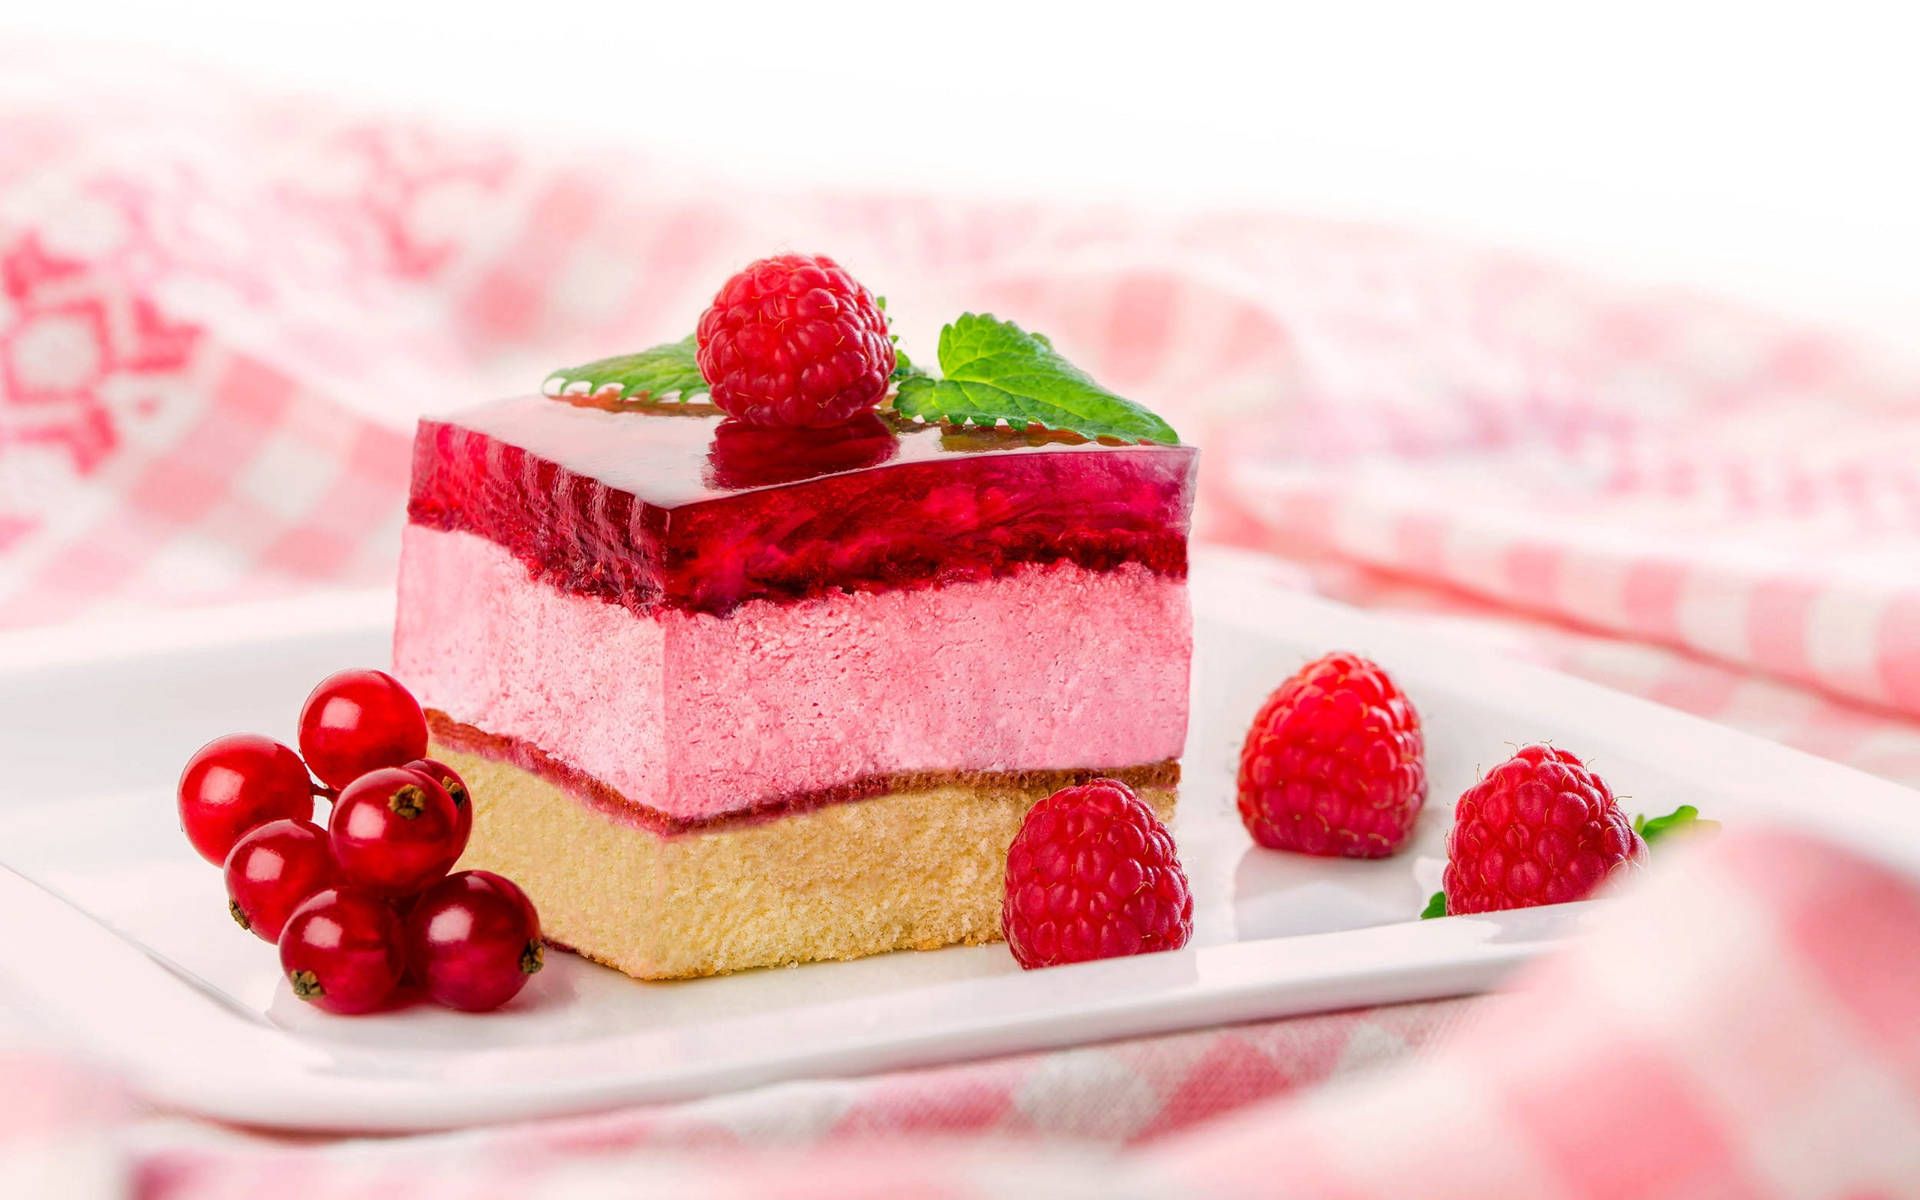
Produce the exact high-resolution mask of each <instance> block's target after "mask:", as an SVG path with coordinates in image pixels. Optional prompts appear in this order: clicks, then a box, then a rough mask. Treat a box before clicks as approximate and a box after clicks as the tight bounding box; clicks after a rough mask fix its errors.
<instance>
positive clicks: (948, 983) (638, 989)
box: [0, 551, 1920, 1131]
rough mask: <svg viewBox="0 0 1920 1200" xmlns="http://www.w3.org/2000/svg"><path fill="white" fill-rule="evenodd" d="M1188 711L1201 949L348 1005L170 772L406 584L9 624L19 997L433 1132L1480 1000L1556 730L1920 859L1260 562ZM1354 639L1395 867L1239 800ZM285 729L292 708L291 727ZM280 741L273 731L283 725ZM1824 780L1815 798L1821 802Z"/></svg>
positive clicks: (306, 1098)
mask: <svg viewBox="0 0 1920 1200" xmlns="http://www.w3.org/2000/svg"><path fill="white" fill-rule="evenodd" d="M1192 583H1193V600H1194V610H1195V617H1196V653H1195V670H1194V709H1193V724H1192V732H1191V735H1190V737H1189V740H1188V744H1187V754H1186V760H1185V761H1186V779H1185V782H1184V783H1183V785H1182V788H1181V800H1180V812H1179V816H1178V818H1177V820H1176V822H1175V835H1176V837H1177V839H1178V841H1179V844H1180V848H1181V854H1182V858H1183V859H1184V861H1185V863H1186V866H1187V870H1188V874H1189V875H1190V877H1191V878H1192V881H1193V885H1194V895H1195V937H1194V941H1193V944H1192V945H1191V946H1190V947H1189V948H1188V949H1186V950H1183V951H1180V952H1177V953H1170V954H1161V955H1153V956H1147V957H1140V958H1129V959H1120V960H1114V961H1109V962H1099V963H1088V964H1084V965H1080V966H1073V967H1062V968H1056V969H1053V970H1048V971H1038V972H1022V971H1020V970H1019V969H1017V968H1016V966H1015V965H1014V963H1013V961H1012V958H1011V957H1010V956H1009V955H1008V954H1007V952H1006V950H1005V948H1004V947H1001V946H981V947H961V948H954V949H949V950H941V951H936V952H932V953H912V952H906V953H898V954H890V955H884V956H881V957H877V958H870V959H864V960H861V961H858V962H851V963H830V964H818V965H813V966H806V967H798V968H791V969H786V970H769V971H754V972H748V973H745V974H741V975H734V976H728V977H724V978H718V979H704V980H691V981H684V982H676V983H638V982H635V981H633V980H630V979H628V978H626V977H625V976H623V975H620V974H617V973H615V972H612V971H609V970H606V969H604V968H601V967H598V966H594V965H593V964H590V963H587V962H585V961H583V960H581V959H578V958H575V957H573V956H572V955H568V954H560V953H556V954H553V955H552V956H550V958H549V960H548V961H549V964H550V966H549V968H548V969H547V970H546V971H544V972H542V973H541V974H540V975H538V976H536V977H535V979H534V980H533V981H532V984H531V985H530V986H529V987H528V988H527V990H526V991H525V992H524V993H522V995H521V996H520V997H519V998H518V999H516V1000H515V1001H514V1002H513V1003H512V1004H511V1005H509V1006H508V1007H507V1008H505V1009H503V1010H501V1011H500V1012H498V1013H495V1014H492V1015H489V1016H484V1017H474V1016H465V1015H461V1014H457V1013H451V1012H446V1011H441V1010H438V1009H434V1008H431V1007H428V1006H424V1005H420V1006H414V1007H410V1008H406V1009H403V1010H400V1011H397V1012H393V1013H387V1014H381V1015H377V1016H371V1017H360V1018H352V1019H344V1018H337V1017H330V1016H327V1015H326V1014H324V1013H321V1012H318V1011H316V1010H313V1009H311V1008H309V1007H308V1006H306V1005H304V1004H301V1003H300V1002H299V1001H297V1000H295V999H294V998H293V997H292V995H291V994H290V993H289V992H288V991H287V989H286V988H285V987H284V986H283V985H282V983H281V982H280V977H279V972H278V969H277V968H278V963H277V960H276V958H275V955H274V953H273V951H272V950H271V948H270V947H268V946H267V945H265V944H264V943H262V942H260V941H258V940H256V939H254V938H251V937H248V936H246V935H244V934H242V933H240V932H239V931H238V930H236V929H235V928H234V926H233V925H232V923H231V922H230V920H229V919H228V917H227V914H226V911H225V908H226V905H225V897H224V894H223V891H222V885H221V881H220V877H219V873H218V872H217V871H214V870H211V869H209V868H208V867H207V865H206V864H205V863H203V862H201V861H200V860H199V859H198V858H197V857H196V856H195V855H194V853H193V851H192V850H191V848H189V847H188V845H187V843H186V841H185V839H184V838H183V837H181V835H180V833H179V831H178V828H177V826H176V821H175V815H174V809H173V798H172V785H173V781H174V779H175V778H176V776H177V773H178V771H179V768H180V764H181V763H183V762H184V761H185V760H186V758H187V757H188V755H190V754H191V753H192V752H193V750H194V749H195V748H196V747H197V746H198V745H199V744H200V743H202V742H204V741H205V740H207V739H208V738H209V737H211V736H213V735H215V734H218V733H222V732H226V731H228V730H234V729H258V730H260V731H261V732H265V733H269V734H273V735H275V736H278V737H281V738H283V739H286V740H289V741H290V740H291V738H290V736H289V735H290V733H291V729H292V722H293V718H294V716H295V713H296V711H297V709H298V706H299V703H300V701H301V699H303V698H304V697H305V695H306V692H307V689H308V688H309V687H310V686H311V685H312V683H313V682H314V681H315V680H317V679H319V678H320V677H321V676H323V675H325V674H326V673H328V672H330V671H332V670H335V669H337V668H339V667H342V666H347V665H353V664H370V663H384V662H386V661H387V656H388V637H389V629H390V614H391V606H392V597H391V595H390V594H388V593H354V594H350V595H332V596H320V597H315V598H311V599H306V600H302V601H299V602H297V603H281V604H275V605H271V606H253V607H248V608H240V609H227V610H221V611H197V612H188V613H180V614H168V615H163V616H157V617H154V618H150V619H147V620H143V621H141V622H138V623H130V624H115V625H106V624H93V625H86V626H80V627H73V628H62V629H54V630H30V631H24V632H19V633H13V634H8V635H5V636H4V637H0V762H4V763H6V764H7V772H6V777H5V780H4V784H3V785H0V868H4V869H0V927H4V928H6V929H7V930H8V931H9V936H10V939H11V941H12V945H11V946H10V947H9V953H8V954H7V955H6V956H5V957H4V958H3V959H0V1002H4V1003H7V1004H9V1005H12V1006H17V1007H19V1008H20V1009H22V1011H24V1012H25V1013H26V1014H27V1015H28V1016H29V1017H30V1018H37V1019H39V1020H43V1021H44V1022H45V1023H46V1024H47V1025H48V1026H49V1028H50V1029H51V1030H53V1031H54V1032H57V1033H61V1034H65V1035H67V1036H70V1037H72V1038H73V1039H75V1040H76V1041H77V1042H79V1043H80V1044H82V1045H84V1046H86V1047H87V1048H88V1049H90V1050H91V1051H93V1052H94V1053H96V1054H97V1055H99V1056H101V1057H102V1058H104V1059H105V1060H106V1061H107V1062H108V1063H110V1064H111V1065H112V1066H114V1067H116V1068H117V1069H119V1070H121V1071H123V1072H124V1073H125V1074H126V1076H127V1078H128V1079H129V1080H130V1082H131V1083H132V1084H133V1086H134V1087H136V1088H137V1089H138V1090H140V1091H141V1092H143V1093H144V1094H146V1095H147V1096H148V1097H149V1098H151V1099H153V1100H154V1101H156V1102H159V1103H162V1104H167V1105H172V1106H177V1107H179V1108H183V1109H187V1110H190V1111H193V1112H196V1113H201V1114H204V1115H208V1116H212V1117H217V1118H221V1119H225V1120H230V1121H236V1122H241V1123H246V1124H252V1125H261V1126H274V1127H286V1128H303V1129H325V1130H394V1131H397V1130H409V1129H422V1128H436V1127H447V1126H454V1125H460V1124H465V1123H470V1122H478V1121H488V1120H504V1119H513V1118H525V1117H534V1116H541V1115H547V1114H554V1113H561V1112H577V1111H584V1110H590V1109H595V1108H604V1107H609V1106H613V1105H619V1104H628V1103H636V1102H644V1101H660V1100H671V1099H679V1098H686V1097H690V1096H696V1095H701V1094H705V1093H712V1092H717V1091H724V1090H727V1089H732V1088H739V1087H746V1086H752V1085H757V1084H764V1083H769V1082H774V1081H778V1080H782V1079H788V1078H794V1077H799V1076H806V1075H845V1074H856V1073H861V1072H868V1071H877V1070H888V1069H897V1068H904V1067H911V1066H919V1065H925V1064H930V1063H935V1062H941V1061H949V1060H953V1059H959V1058H968V1057H977V1056H983V1055H991V1054H1002V1053H1011V1052H1016V1051H1022V1050H1032V1049H1038V1048H1044V1047H1053V1046H1062V1045H1069V1044H1075V1043H1081V1042H1088V1041H1095V1040H1100V1039H1106V1038H1115V1037H1124V1036H1131V1035H1139V1034H1146V1033H1153V1032H1159V1031H1166V1030H1173V1029H1180V1028H1187V1027H1194V1026H1201V1025H1211V1024H1219V1023H1224V1022H1232V1021H1246V1020H1253V1019H1258V1018H1268V1017H1277V1016H1284V1015H1289V1014H1296V1013H1304V1012H1310V1011H1316V1010H1323V1009H1329V1008H1337V1007H1345V1006H1350V1005H1362V1004H1381V1003H1391V1002H1396V1001H1405V1000H1414V999H1422V998H1430V997H1438V996H1447V995H1457V994H1463V993H1469V992H1473V991H1477V990H1481V989H1484V988H1486V987H1488V986H1490V985H1492V984H1493V983H1495V982H1496V981H1497V980H1499V979H1500V978H1501V977H1502V976H1503V975H1504V974H1505V973H1507V972H1508V971H1510V970H1512V969H1513V968H1514V967H1515V966H1517V965H1519V964H1520V963H1522V962H1524V961H1526V960H1527V959H1528V958H1530V957H1532V956H1533V955H1535V954H1538V953H1539V952H1541V951H1542V950H1543V949H1545V948H1547V947H1549V946H1551V945H1552V944H1553V943H1554V942H1555V941H1556V940H1557V939H1559V938H1561V937H1563V936H1565V935H1567V934H1568V933H1569V932H1571V931H1573V930H1574V929H1576V928H1577V927H1578V926H1579V924H1580V923H1581V922H1582V921H1583V920H1584V919H1585V918H1586V917H1587V915H1588V914H1589V912H1590V910H1591V906H1590V905H1585V904H1574V905H1563V906H1558V907H1553V908H1540V909H1532V910H1528V911H1523V912H1516V913H1506V914H1499V915H1497V916H1489V917H1472V918H1464V917H1455V918H1450V919H1446V920H1439V921H1425V922H1422V921H1417V920H1414V919H1413V918H1414V916H1415V914H1417V913H1418V912H1419V911H1420V908H1421V906H1422V904H1423V902H1424V901H1425V899H1426V897H1427V895H1428V894H1429V893H1430V892H1431V891H1432V890H1433V889H1434V887H1435V886H1436V883H1437V879H1438V875H1439V866H1440V854H1441V853H1442V847H1443V843H1444V839H1445V834H1446V827H1447V822H1448V817H1449V815H1450V808H1451V804H1450V802H1451V800H1452V798H1453V797H1455V796H1457V795H1458V794H1459V793H1460V791H1461V790H1462V789H1464V788H1465V787H1466V786H1467V785H1468V784H1470V783H1471V782H1472V781H1473V779H1474V778H1475V777H1476V774H1477V771H1478V769H1479V767H1481V766H1483V765H1487V764H1489V763H1491V762H1493V761H1495V760H1497V759H1499V758H1500V757H1503V755H1504V754H1505V752H1506V748H1507V747H1508V746H1510V745H1512V744H1517V743H1521V742H1525V741H1530V740H1539V739H1542V738H1548V737H1551V738H1554V739H1556V740H1557V741H1558V743H1559V744H1561V745H1564V746H1568V747H1570V748H1575V749H1577V750H1579V751H1580V752H1581V753H1582V754H1583V755H1585V756H1588V757H1591V758H1593V759H1596V760H1598V761H1599V762H1600V763H1602V764H1603V765H1604V768H1605V770H1606V774H1607V777H1608V779H1609V781H1610V782H1612V783H1613V784H1615V786H1616V787H1618V788H1619V789H1620V790H1622V791H1623V792H1626V793H1629V794H1631V795H1632V796H1634V797H1635V798H1636V803H1637V804H1638V805H1640V806H1642V807H1644V808H1646V809H1648V810H1650V811H1665V810H1667V809H1670V808H1672V807H1673V806H1674V805H1675V804H1677V803H1681V802H1686V803H1693V804H1697V805H1699V806H1700V807H1701V808H1702V809H1703V810H1705V811H1707V812H1709V813H1711V814H1712V815H1714V816H1717V817H1720V818H1722V819H1724V820H1729V821H1746V822H1754V821H1762V820H1774V821H1782V822H1796V823H1808V822H1810V821H1811V820H1812V819H1813V816H1814V815H1817V818H1818V822H1819V827H1820V829H1821V830H1822V831H1824V832H1826V833H1827V834H1829V835H1830V836H1834V837H1837V838H1840V839H1842V840H1844V841H1847V842H1849V843H1851V844H1853V845H1856V846H1858V847H1860V848H1863V849H1865V850H1867V851H1869V852H1872V853H1877V854H1879V855H1881V856H1883V857H1889V858H1892V859H1894V860H1896V861H1899V862H1902V863H1904V864H1905V865H1907V866H1909V867H1910V868H1920V797H1916V796H1915V795H1914V794H1913V793H1911V792H1908V791H1907V790H1905V789H1903V788H1900V787H1898V786H1896V785H1894V784H1891V783H1888V782H1886V781H1883V780H1879V779H1875V778H1873V777H1871V776H1867V775H1863V774H1861V773H1859V772H1855V771H1852V770H1849V769H1847V768H1844V767H1841V766H1837V765H1835V764H1833V763H1829V762H1824V761H1822V760H1819V759H1815V758H1812V757H1809V756H1807V755H1803V754H1799V753H1796V752H1794V751H1791V750H1787V749H1785V748H1783V747H1780V746H1777V745H1775V744H1773V743H1770V742H1765V741H1761V740H1758V739H1755V738H1751V737H1747V736H1745V735H1742V734H1739V733H1736V732H1733V731H1730V730H1727V729H1724V728H1721V727H1718V726H1715V725H1711V724H1709V723H1706V722H1703V721H1699V720H1696V719H1694V718H1691V717H1687V716H1685V715H1682V714H1679V713H1676V712H1673V711H1671V710H1669V709H1665V708H1661V707H1659V706H1657V705H1653V704H1649V703H1647V702H1644V701H1640V700H1636V699H1633V698H1631V697H1627V696H1623V695H1620V694H1618V693H1614V692H1610V691H1607V690H1605V689H1603V688H1599V687H1596V686H1593V685H1591V684H1587V683H1583V682H1581V681H1578V680H1574V679H1571V678H1568V677H1565V676H1561V675H1556V674H1553V673H1551V672H1548V671H1543V670H1540V669H1537V668H1534V667H1530V666H1526V665H1523V664H1519V663H1513V662H1506V661H1500V660H1497V659H1489V658H1488V657H1487V656H1486V655H1485V654H1484V653H1483V652H1480V651H1476V650H1470V649H1468V648H1466V647H1463V646H1455V645H1450V644H1449V643H1448V642H1447V641H1446V640H1445V639H1444V638H1441V637H1436V636H1434V635H1432V634H1429V633H1425V632H1417V631H1412V630H1409V629H1406V628H1401V627H1398V626H1395V625H1394V624H1392V623H1391V622H1388V621H1385V620H1381V619H1379V618H1376V617H1371V616H1368V615H1365V614H1362V613H1359V612H1357V611H1354V610H1351V609H1347V608H1343V607H1341V606H1338V605H1335V604H1331V603H1328V602H1326V601H1323V600H1318V599H1315V598H1313V597H1311V596H1307V595H1303V594H1300V593H1299V592H1297V591H1293V590H1290V589H1288V588H1286V587H1284V586H1281V585H1280V584H1279V583H1278V582H1277V575H1276V569H1275V567H1274V566H1273V564H1271V563H1270V562H1269V561H1268V560H1265V559H1261V558H1259V557H1257V556H1249V555H1237V554H1231V553H1225V552H1219V551H1206V552H1202V553H1198V554H1196V556H1195V562H1194V568H1193V576H1192ZM1332 648H1350V649H1353V650H1357V651H1359V652H1361V653H1364V654H1367V655H1369V656H1371V657H1373V658H1375V659H1376V660H1378V661H1379V662H1381V663H1382V664H1384V665H1385V666H1387V667H1388V668H1389V669H1390V670H1391V671H1393V673H1394V674H1395V676H1396V678H1398V679H1399V680H1400V681H1401V683H1402V685H1403V686H1404V687H1405V688H1406V689H1407V691H1408V692H1409V694H1410V695H1411V696H1412V697H1413V698H1414V701H1415V703H1416V704H1417V705H1418V706H1419V707H1420V710H1421V713H1422V716H1423V717H1424V719H1425V725H1426V733H1427V740H1428V756H1429V761H1428V767H1429V777H1430V779H1431V800H1430V802H1429V808H1428V810H1427V812H1426V813H1425V814H1424V815H1423V816H1422V819H1421V824H1420V828H1419V830H1418V833H1417V836H1416V840H1415V843H1414V846H1413V847H1412V848H1411V849H1410V850H1409V851H1408V852H1406V853H1403V854H1401V855H1399V856H1397V857H1395V858H1392V859H1387V860H1383V861H1379V862H1348V861H1326V860H1315V859H1308V858H1303V857H1299V856H1294V855H1286V854H1276V853H1271V852H1267V851H1262V850H1258V849H1256V848H1254V847H1253V846H1252V845H1251V844H1250V842H1249V841H1248V839H1247V837H1246V834H1245V832H1244V831H1243V830H1242V829H1241V827H1240V823H1239V820H1238V818H1237V817H1236V815H1235V814H1234V811H1233V773H1234V768H1235V764H1236V760H1237V757H1238V750H1239V744H1240V740H1241V738H1242V736H1243V735H1244V733H1245V730H1246V725H1247V722H1248V720H1249V718H1250V717H1251V716H1252V714H1253V712H1254V711H1255V709H1256V708H1257V707H1258V706H1259V704H1260V702H1261V700H1262V699H1263V698H1264V697H1265V695H1266V694H1267V692H1268V691H1269V690H1271V688H1272V687H1273V686H1274V685H1276V684H1277V683H1278V682H1279V681H1280V680H1281V679H1282V678H1284V677H1285V676H1286V675H1287V674H1289V673H1290V672H1291V671H1292V670H1294V669H1295V668H1296V667H1297V666H1299V665H1300V663H1301V662H1303V661H1304V660H1306V659H1307V658H1309V657H1312V656H1314V655H1317V654H1319V653H1322V652H1324V651H1326V650H1328V649H1332ZM272 718H279V719H278V720H277V721H276V720H272ZM263 726H264V727H263ZM1809 796H1813V797H1819V798H1820V799H1819V811H1818V813H1817V814H1812V815H1810V814H1809V813H1808V811H1807V809H1808V806H1807V805H1806V804H1805V803H1804V802H1802V798H1804V797H1809Z"/></svg>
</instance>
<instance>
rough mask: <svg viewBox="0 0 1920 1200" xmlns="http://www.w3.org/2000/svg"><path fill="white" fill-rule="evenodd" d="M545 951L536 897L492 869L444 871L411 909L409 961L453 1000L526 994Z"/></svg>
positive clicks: (484, 1003) (438, 994)
mask: <svg viewBox="0 0 1920 1200" xmlns="http://www.w3.org/2000/svg"><path fill="white" fill-rule="evenodd" d="M544 955H545V951H544V949H543V947H542V945H541V941H540V915H539V914H538V913H537V912H535V911H534V907H533V902H532V901H531V900H528V899H527V894H526V893H525V892H523V891H521V890H520V888H519V887H518V886H517V885H516V884H514V883H513V882H512V881H511V880H508V879H503V878H501V877H500V876H498V875H495V874H494V873H493V872H491V871H462V872H460V873H459V874H458V875H450V876H448V877H447V878H445V879H442V880H441V881H440V882H439V883H436V884H434V885H433V886H432V887H431V888H429V889H427V891H426V893H425V894H424V895H422V896H421V897H420V899H419V901H418V902H417V903H416V904H415V905H414V906H413V911H412V912H411V913H409V914H408V915H407V962H408V964H409V965H410V966H411V967H412V969H413V975H414V978H416V979H418V980H419V981H420V985H421V986H422V987H423V988H425V989H426V993H427V995H429V996H431V997H432V998H433V999H434V1000H436V1001H438V1002H439V1003H441V1004H444V1005H446V1006H447V1007H448V1008H458V1009H462V1010H464V1011H466V1012H485V1011H487V1010H488V1009H492V1008H499V1007H500V1006H501V1005H502V1004H505V1003H506V1002H507V1001H509V1000H511V999H513V998H514V997H515V996H517V995H519V994H520V989H521V988H523V987H525V986H526V984H527V980H528V978H530V977H531V976H532V975H533V974H534V973H535V972H536V971H538V970H539V969H540V967H541V966H542V964H543V963H544V961H545V957H544Z"/></svg>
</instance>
